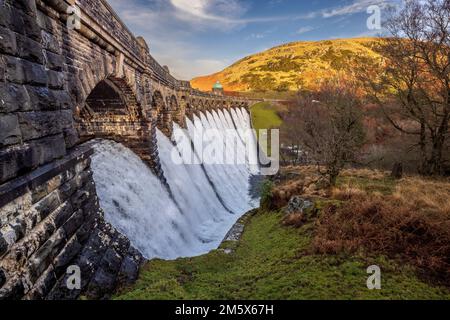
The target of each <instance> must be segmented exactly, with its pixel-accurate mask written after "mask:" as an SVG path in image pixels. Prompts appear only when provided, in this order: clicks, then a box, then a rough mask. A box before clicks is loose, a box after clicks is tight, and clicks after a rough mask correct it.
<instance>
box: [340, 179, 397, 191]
mask: <svg viewBox="0 0 450 320" xmlns="http://www.w3.org/2000/svg"><path fill="white" fill-rule="evenodd" d="M344 185H350V186H354V187H357V188H358V189H361V190H364V191H366V192H368V193H374V192H379V193H381V194H383V195H391V194H392V193H393V192H394V191H395V186H396V185H397V180H395V179H393V178H390V177H385V178H383V179H370V178H367V177H355V176H343V177H338V180H337V186H338V187H340V186H344Z"/></svg>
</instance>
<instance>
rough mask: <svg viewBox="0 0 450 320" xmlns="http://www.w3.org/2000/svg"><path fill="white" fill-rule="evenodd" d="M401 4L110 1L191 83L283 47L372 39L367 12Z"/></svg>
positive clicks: (378, 0)
mask: <svg viewBox="0 0 450 320" xmlns="http://www.w3.org/2000/svg"><path fill="white" fill-rule="evenodd" d="M394 1H397V0H334V1H331V0H306V1H304V0H108V2H109V3H110V4H111V6H112V7H113V8H114V9H115V11H116V12H117V13H118V14H119V16H120V17H121V18H122V20H123V21H124V22H125V23H126V24H127V26H128V27H129V28H130V30H131V31H132V32H133V33H134V34H135V35H136V36H143V37H144V38H145V39H146V41H147V43H148V45H149V47H150V52H151V54H152V55H153V56H154V57H155V58H156V59H157V60H158V61H159V62H160V63H161V64H163V65H168V66H169V68H170V70H171V73H172V74H173V75H174V76H175V77H177V78H179V79H186V80H189V79H191V78H192V77H194V76H198V75H206V74H210V73H213V72H217V71H220V70H222V69H223V68H225V67H226V66H228V65H230V64H231V63H233V62H235V61H236V60H238V59H241V58H243V57H245V56H247V55H250V54H253V53H256V52H260V51H263V50H266V49H269V48H271V47H274V46H276V45H279V44H283V43H286V42H291V41H302V40H324V39H335V38H349V37H360V36H373V35H375V34H376V33H378V32H376V31H372V30H369V29H368V28H367V23H366V22H367V19H368V17H369V14H368V13H367V8H368V7H369V6H371V5H379V7H380V9H381V13H382V14H383V10H385V9H386V7H387V6H389V5H390V4H393V3H394Z"/></svg>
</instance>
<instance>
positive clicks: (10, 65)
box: [3, 56, 47, 86]
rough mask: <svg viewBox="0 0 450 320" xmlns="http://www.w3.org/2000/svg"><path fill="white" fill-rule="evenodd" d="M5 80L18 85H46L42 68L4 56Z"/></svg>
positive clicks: (38, 65)
mask: <svg viewBox="0 0 450 320" xmlns="http://www.w3.org/2000/svg"><path fill="white" fill-rule="evenodd" d="M3 59H4V61H5V66H6V79H7V80H9V81H11V82H14V83H18V84H32V85H38V86H39V85H40V86H45V85H47V73H46V72H45V69H44V66H43V65H41V64H37V63H33V62H30V61H27V60H24V59H20V58H16V57H10V56H4V57H3Z"/></svg>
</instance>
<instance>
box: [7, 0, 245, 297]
mask: <svg viewBox="0 0 450 320" xmlns="http://www.w3.org/2000/svg"><path fill="white" fill-rule="evenodd" d="M78 10H79V12H80V15H79V17H80V21H79V24H78V23H73V22H74V21H73V20H71V19H73V18H74V16H73V15H69V13H71V12H77V11H78ZM72 26H74V27H75V28H72ZM0 39H1V41H0V298H29V299H33V298H45V297H50V298H74V297H76V296H78V295H79V294H80V293H81V292H87V294H88V296H91V297H102V296H104V295H105V293H107V292H110V291H111V290H112V289H113V288H114V287H115V286H116V285H117V284H118V283H119V282H124V281H125V282H127V281H130V280H132V279H133V277H134V276H135V272H137V266H138V265H139V263H140V261H141V259H140V258H139V254H137V253H136V250H134V249H133V248H132V247H131V246H130V243H129V241H128V240H127V239H126V238H125V237H123V236H122V235H120V234H119V233H118V232H117V231H116V230H114V228H112V227H111V226H109V225H108V224H107V223H105V222H104V220H103V213H102V210H101V209H100V207H99V204H98V199H97V196H96V190H95V184H94V183H93V180H92V172H91V169H90V155H91V153H92V151H91V150H90V149H89V148H87V147H86V145H84V144H82V142H84V141H86V140H89V139H92V138H94V137H103V138H109V139H114V140H116V141H118V142H121V143H123V144H125V145H126V146H128V147H130V148H132V149H133V150H134V151H135V152H136V153H137V154H139V155H140V156H141V158H142V159H143V160H145V162H146V163H147V164H148V165H149V166H150V167H151V168H152V169H153V170H154V172H155V173H156V174H161V169H160V166H159V161H158V152H157V150H156V143H155V130H156V128H157V127H159V128H160V130H161V131H162V132H164V133H165V134H166V135H170V134H171V131H172V128H171V126H172V121H175V122H177V123H179V124H180V125H181V126H183V125H185V124H184V119H185V116H192V115H193V114H195V113H196V112H198V111H203V110H210V109H216V108H233V107H248V106H249V103H250V102H249V101H248V100H245V99H240V98H236V97H226V96H221V95H215V94H212V93H211V94H209V93H203V92H200V91H196V90H193V89H192V88H191V87H190V84H189V82H186V81H180V80H177V79H175V78H174V77H173V76H172V75H171V74H170V72H169V70H168V68H167V67H163V66H161V65H160V64H158V62H157V61H156V60H155V59H154V58H153V57H152V56H151V54H150V51H149V47H148V46H147V44H146V42H145V41H144V39H142V38H139V37H138V38H136V37H135V36H134V35H133V34H132V33H131V32H130V31H129V30H128V28H127V27H126V26H125V25H124V23H123V22H122V21H121V20H120V18H119V17H118V16H117V14H116V13H115V12H114V11H113V10H112V9H111V7H110V6H109V5H108V3H107V2H106V1H105V0H0ZM186 63H188V62H186ZM71 264H76V265H79V266H80V267H81V269H82V274H83V281H82V288H81V290H67V288H66V287H65V280H64V277H65V275H66V267H67V266H68V265H71ZM133 270H134V271H133ZM133 272H134V273H133ZM105 279H106V280H105ZM105 281H106V283H105Z"/></svg>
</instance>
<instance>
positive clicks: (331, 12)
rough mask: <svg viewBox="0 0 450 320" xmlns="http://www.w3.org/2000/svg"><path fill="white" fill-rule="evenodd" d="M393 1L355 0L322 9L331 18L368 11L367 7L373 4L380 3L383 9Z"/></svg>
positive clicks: (325, 16) (326, 16)
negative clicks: (344, 4) (350, 2)
mask: <svg viewBox="0 0 450 320" xmlns="http://www.w3.org/2000/svg"><path fill="white" fill-rule="evenodd" d="M392 2H393V1H392V0H391V1H388V0H354V1H353V3H352V4H350V5H346V6H341V7H336V8H333V9H328V10H324V11H322V17H324V18H331V17H336V16H345V15H350V14H355V13H360V12H366V10H367V8H368V7H369V6H371V5H378V6H380V8H381V9H384V8H387V7H389V6H392Z"/></svg>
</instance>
